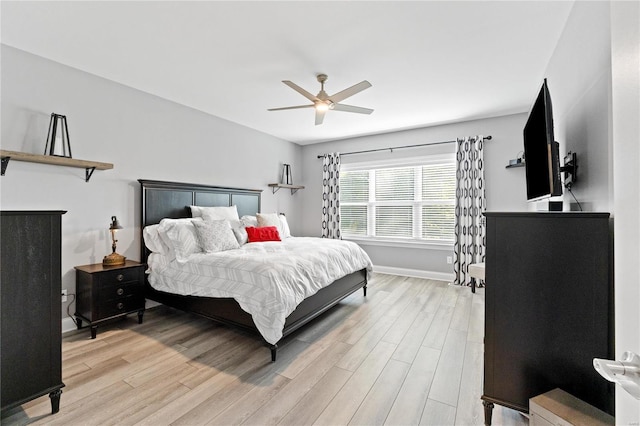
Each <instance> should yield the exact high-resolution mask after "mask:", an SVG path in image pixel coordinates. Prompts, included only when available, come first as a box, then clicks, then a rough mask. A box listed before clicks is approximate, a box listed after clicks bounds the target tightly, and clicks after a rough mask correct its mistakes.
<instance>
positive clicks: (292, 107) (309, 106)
mask: <svg viewBox="0 0 640 426" xmlns="http://www.w3.org/2000/svg"><path fill="white" fill-rule="evenodd" d="M298 108H313V105H298V106H290V107H282V108H269V109H267V111H282V110H284V109H298Z"/></svg>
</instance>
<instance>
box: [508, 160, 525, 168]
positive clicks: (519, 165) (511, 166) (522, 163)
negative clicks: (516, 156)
mask: <svg viewBox="0 0 640 426" xmlns="http://www.w3.org/2000/svg"><path fill="white" fill-rule="evenodd" d="M515 167H524V161H521V162H520V163H517V164H509V165H507V166H506V167H505V169H513V168H515Z"/></svg>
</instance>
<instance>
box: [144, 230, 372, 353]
mask: <svg viewBox="0 0 640 426" xmlns="http://www.w3.org/2000/svg"><path fill="white" fill-rule="evenodd" d="M147 262H148V265H149V269H148V271H147V272H148V273H149V283H150V284H151V286H152V287H153V288H155V289H156V290H160V291H164V292H169V293H175V294H181V295H191V296H205V297H232V298H234V299H235V300H236V301H237V302H238V303H239V304H240V307H242V309H244V310H245V311H246V312H248V313H250V314H251V316H252V317H253V321H254V323H255V325H256V327H257V328H258V330H259V331H260V333H261V334H262V336H263V337H264V339H265V340H266V341H267V342H269V343H272V344H275V343H276V342H277V341H278V340H280V338H281V337H282V329H283V327H284V322H285V319H286V317H287V316H288V315H289V314H290V313H291V312H293V311H294V310H295V308H296V306H298V304H299V303H300V302H302V300H304V299H305V298H307V297H309V296H311V295H313V294H315V293H316V292H317V291H318V290H320V289H321V288H323V287H326V286H327V285H329V284H331V283H332V282H333V281H335V280H337V279H338V278H341V277H343V276H345V275H348V274H350V273H352V272H355V271H358V270H361V269H365V268H366V269H367V274H368V273H370V272H371V268H372V266H371V260H370V259H369V256H368V255H367V253H366V252H365V251H364V250H362V248H360V247H359V246H358V245H357V244H355V243H352V242H349V241H342V240H331V239H325V238H303V237H292V238H287V239H285V240H284V241H282V242H261V243H249V244H245V245H243V246H242V247H241V248H239V249H236V250H228V251H223V252H218V253H213V254H205V253H196V254H192V255H190V257H189V261H188V262H186V263H178V262H177V261H176V260H175V259H170V258H169V257H167V256H164V255H161V254H157V253H152V254H151V255H150V256H149V258H148V260H147Z"/></svg>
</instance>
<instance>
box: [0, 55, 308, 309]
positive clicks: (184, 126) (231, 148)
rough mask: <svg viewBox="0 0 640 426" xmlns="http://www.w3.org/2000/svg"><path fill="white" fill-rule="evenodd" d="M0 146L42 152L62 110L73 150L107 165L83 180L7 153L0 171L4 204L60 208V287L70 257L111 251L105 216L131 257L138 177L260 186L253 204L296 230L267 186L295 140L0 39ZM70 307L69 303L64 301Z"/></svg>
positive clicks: (294, 153) (69, 274)
mask: <svg viewBox="0 0 640 426" xmlns="http://www.w3.org/2000/svg"><path fill="white" fill-rule="evenodd" d="M1 54H2V77H1V78H2V80H1V85H2V86H1V90H2V101H1V109H2V133H1V137H2V138H1V139H0V141H1V144H2V145H1V146H2V149H6V150H13V151H24V152H29V153H35V154H42V153H43V152H44V147H45V141H46V134H47V128H48V125H49V116H50V114H51V113H52V112H56V113H59V114H65V115H66V116H67V120H68V125H69V136H70V141H71V149H72V153H73V156H74V158H78V159H83V160H93V161H101V162H108V163H113V164H114V169H113V170H107V171H96V172H95V173H94V174H93V177H92V178H91V180H90V181H89V182H88V183H85V182H84V173H85V172H84V169H74V168H67V167H55V166H50V165H43V164H32V163H24V162H15V161H14V162H10V163H9V166H8V168H7V172H6V175H5V176H3V177H2V178H1V179H0V207H1V208H2V209H3V210H26V209H33V210H53V209H56V210H57V209H60V210H67V211H68V213H67V214H66V215H64V216H63V220H62V229H63V236H62V271H63V280H62V287H63V288H66V289H68V291H69V293H74V292H75V272H74V269H73V267H74V265H84V264H88V263H97V262H101V261H102V257H103V256H104V255H106V254H109V253H110V252H111V243H110V240H109V235H108V232H107V229H108V226H109V221H110V217H111V216H112V215H116V216H118V219H119V221H120V223H121V224H122V226H124V228H125V229H123V230H122V231H120V232H119V233H118V239H119V243H118V252H119V253H121V254H123V255H125V256H127V257H128V258H131V259H134V260H139V257H140V201H139V197H140V190H139V184H138V182H137V179H157V180H171V181H179V182H194V183H206V184H212V185H219V186H233V187H245V188H255V189H263V190H264V192H263V193H262V211H264V212H272V211H282V212H285V213H287V215H288V216H290V217H291V220H290V223H291V227H292V232H294V233H299V232H300V231H299V229H300V228H299V226H298V224H299V223H300V215H299V213H298V212H299V209H298V208H294V206H295V203H296V201H295V198H294V197H291V195H288V194H287V192H285V191H280V192H278V193H276V194H275V195H272V193H271V190H270V188H268V187H267V184H268V183H271V182H278V178H279V175H280V169H281V164H282V162H286V163H289V164H291V165H292V166H293V170H294V172H295V171H296V169H297V170H299V167H297V166H298V164H300V158H301V157H300V155H301V149H300V147H299V146H298V145H296V144H292V143H290V142H285V141H282V140H279V139H276V138H274V137H271V136H268V135H265V134H263V133H260V132H257V131H254V130H251V129H248V128H246V127H242V126H240V125H237V124H234V123H231V122H228V121H225V120H222V119H219V118H216V117H213V116H210V115H207V114H204V113H202V112H199V111H196V110H193V109H190V108H186V107H184V106H181V105H178V104H175V103H172V102H169V101H166V100H163V99H160V98H158V97H155V96H152V95H149V94H147V93H144V92H141V91H138V90H135V89H132V88H129V87H126V86H123V85H120V84H116V83H114V82H112V81H108V80H105V79H102V78H99V77H96V76H94V75H90V74H87V73H85V72H81V71H78V70H75V69H72V68H69V67H67V66H63V65H60V64H58V63H55V62H52V61H49V60H46V59H43V58H40V57H37V56H34V55H31V54H29V53H26V52H23V51H20V50H17V49H14V48H11V47H8V46H5V45H2V50H1ZM72 313H73V310H72Z"/></svg>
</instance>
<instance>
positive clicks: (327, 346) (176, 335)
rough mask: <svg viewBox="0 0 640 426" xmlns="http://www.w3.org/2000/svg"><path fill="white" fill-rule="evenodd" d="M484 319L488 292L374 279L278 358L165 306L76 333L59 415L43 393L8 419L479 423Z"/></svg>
mask: <svg viewBox="0 0 640 426" xmlns="http://www.w3.org/2000/svg"><path fill="white" fill-rule="evenodd" d="M483 320H484V289H479V290H478V292H477V293H476V294H472V293H471V291H470V289H469V288H468V287H457V286H449V285H447V283H444V282H440V281H432V280H425V279H418V278H407V277H399V276H393V275H383V274H374V275H373V278H372V280H371V281H370V282H369V291H368V296H367V297H366V298H365V297H364V296H363V294H362V292H361V291H359V292H357V293H355V294H353V295H351V296H350V297H348V298H347V299H345V300H344V301H343V302H342V303H341V304H340V305H338V306H336V307H335V308H334V309H332V310H330V311H329V312H328V313H326V314H325V315H323V316H322V317H320V318H318V319H317V320H316V321H314V322H312V323H311V324H309V325H308V326H306V327H305V328H303V329H302V330H301V331H300V332H297V333H294V334H293V335H292V336H290V337H288V338H287V339H286V340H285V342H284V344H282V345H280V349H279V350H278V360H277V362H276V363H271V362H270V354H269V350H268V349H267V347H266V346H264V345H263V344H262V343H261V341H260V340H259V339H258V338H257V337H256V336H255V335H249V334H245V333H243V332H239V331H237V330H235V329H231V328H227V327H225V326H221V325H217V324H215V323H213V322H211V321H209V320H206V319H202V318H198V317H196V316H193V315H189V314H185V313H182V312H180V311H175V310H172V309H168V308H165V307H158V308H155V309H152V310H149V311H147V313H146V314H145V321H144V324H141V325H138V324H137V320H136V316H135V315H132V316H129V317H128V318H127V319H124V320H120V321H116V322H114V323H112V324H109V325H107V326H104V327H101V328H99V329H98V336H97V338H96V339H95V340H91V339H89V332H88V331H87V330H82V331H80V332H74V333H72V334H70V335H65V337H64V338H63V343H62V353H63V362H62V365H63V381H64V383H65V384H66V387H65V388H64V389H63V394H62V399H61V404H60V412H59V413H57V414H55V415H53V416H52V415H50V403H49V398H48V397H46V396H45V397H42V398H38V399H36V400H34V401H31V402H30V403H27V404H25V405H24V406H22V408H17V409H14V410H12V411H11V412H10V413H9V416H7V417H6V418H4V419H2V424H3V425H15V424H43V425H44V424H47V425H49V424H51V425H132V424H147V425H168V424H171V425H202V424H219V425H230V424H247V425H275V424H282V425H311V424H317V425H346V424H353V425H382V424H388V425H418V424H423V425H454V424H455V425H481V424H483V420H484V414H483V406H482V403H481V401H480V395H481V393H482V362H483V344H482V341H483V333H484V326H483ZM493 424H495V425H527V424H528V421H527V419H526V417H524V416H522V415H521V414H520V413H517V412H515V411H512V410H509V409H505V408H502V407H499V406H496V408H495V409H494V415H493Z"/></svg>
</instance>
